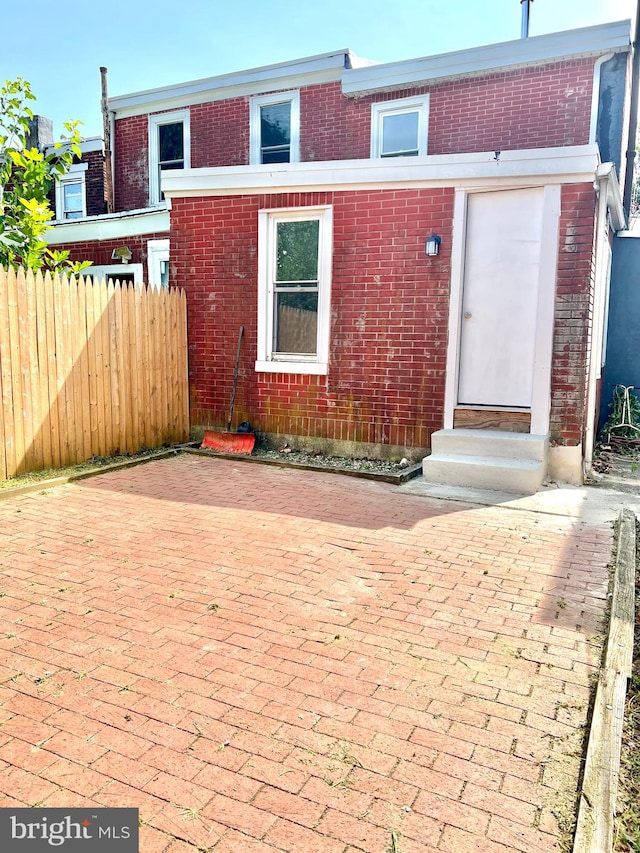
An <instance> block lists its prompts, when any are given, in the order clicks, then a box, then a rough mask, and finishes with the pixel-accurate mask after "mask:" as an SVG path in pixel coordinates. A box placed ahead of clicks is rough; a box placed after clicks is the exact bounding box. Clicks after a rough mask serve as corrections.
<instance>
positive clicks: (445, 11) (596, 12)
mask: <svg viewBox="0 0 640 853" xmlns="http://www.w3.org/2000/svg"><path fill="white" fill-rule="evenodd" d="M0 5H2V6H3V8H2V14H1V20H2V30H3V35H4V34H7V33H11V34H12V36H10V37H9V38H6V37H4V38H3V44H2V52H1V54H0V79H1V80H2V81H3V82H4V80H6V79H15V78H16V77H18V76H20V77H23V78H24V79H26V80H28V81H29V82H30V83H31V85H32V87H33V90H34V93H35V94H36V96H37V98H38V101H37V104H36V106H35V111H36V112H39V113H40V114H41V115H45V116H48V117H49V118H52V119H53V120H54V132H55V134H56V136H58V135H59V134H60V132H61V131H62V122H63V121H64V120H66V119H80V120H81V121H82V122H83V128H82V133H83V134H84V135H85V136H93V135H98V134H100V133H101V130H102V124H101V118H100V71H99V68H100V66H101V65H106V66H107V67H108V68H109V93H110V94H111V95H122V94H125V93H128V92H136V91H139V90H142V89H150V88H154V87H156V86H165V85H168V84H171V83H180V82H184V81H187V80H195V79H199V78H202V77H211V76H213V75H216V74H224V73H226V72H230V71H238V70H241V69H243V68H254V67H257V66H260V65H269V64H271V63H275V62H284V61H287V60H290V59H296V58H298V57H302V56H309V55H312V54H316V53H324V52H328V51H331V50H335V49H340V48H347V47H348V48H350V49H351V50H352V51H354V53H356V54H358V55H359V56H362V57H366V58H367V59H375V60H378V61H383V62H390V61H393V60H397V59H409V58H411V57H417V56H430V55H432V54H437V53H444V52H447V51H452V50H463V49H465V48H469V47H476V46H478V45H482V44H493V43H496V42H500V41H509V40H511V39H515V38H519V36H520V20H521V6H520V2H519V0H402V2H398V3H394V2H392V0H315V2H309V0H184V2H182V3H177V2H175V0H172V2H169V1H168V0H154V2H150V1H149V0H107V2H104V3H101V2H96V0H88V2H85V3H78V4H68V3H66V4H62V5H59V6H56V5H55V4H52V3H51V0H46V2H45V0H31V2H18V0H0ZM635 6H636V3H635V0H534V2H533V4H532V7H531V25H530V34H531V35H532V36H535V35H542V34H544V33H550V32H557V31H560V30H567V29H573V28H577V27H586V26H592V25H594V24H600V23H605V22H607V21H615V20H621V19H623V18H631V17H632V16H633V14H634V10H635ZM36 22H38V23H36Z"/></svg>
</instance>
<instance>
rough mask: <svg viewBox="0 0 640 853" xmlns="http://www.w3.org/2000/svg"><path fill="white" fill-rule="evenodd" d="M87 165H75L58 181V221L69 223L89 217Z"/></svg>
mask: <svg viewBox="0 0 640 853" xmlns="http://www.w3.org/2000/svg"><path fill="white" fill-rule="evenodd" d="M86 172H87V164H86V163H74V164H73V165H72V166H70V167H69V171H68V172H67V173H66V174H65V175H64V176H63V177H62V178H58V180H57V181H56V219H57V220H58V222H68V221H69V220H70V219H83V218H84V217H85V216H86V215H87V191H86V184H85V176H86Z"/></svg>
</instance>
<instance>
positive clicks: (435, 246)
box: [424, 234, 442, 258]
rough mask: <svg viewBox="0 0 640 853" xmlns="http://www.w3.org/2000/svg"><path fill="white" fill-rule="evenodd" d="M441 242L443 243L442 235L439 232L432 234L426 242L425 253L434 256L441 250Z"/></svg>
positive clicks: (430, 256)
mask: <svg viewBox="0 0 640 853" xmlns="http://www.w3.org/2000/svg"><path fill="white" fill-rule="evenodd" d="M440 243H442V237H439V236H438V235H437V234H432V235H431V237H429V239H428V240H427V242H426V244H425V247H424V253H425V255H427V257H429V258H434V257H435V256H436V255H437V254H438V252H439V251H440Z"/></svg>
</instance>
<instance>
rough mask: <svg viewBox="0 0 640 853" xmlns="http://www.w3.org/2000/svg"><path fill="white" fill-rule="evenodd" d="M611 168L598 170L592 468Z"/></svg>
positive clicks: (588, 453)
mask: <svg viewBox="0 0 640 853" xmlns="http://www.w3.org/2000/svg"><path fill="white" fill-rule="evenodd" d="M605 165H606V166H611V167H612V168H609V169H602V170H598V171H599V174H598V179H597V184H598V211H597V220H596V239H595V276H594V282H593V308H592V315H591V316H592V319H591V334H590V336H589V361H588V364H589V372H588V375H587V407H586V424H585V435H584V468H585V472H588V471H589V470H590V469H591V463H592V461H593V448H594V445H595V438H596V435H595V422H596V417H597V410H596V400H597V388H598V385H597V381H598V376H599V374H600V370H601V368H602V338H603V334H604V322H605V304H606V294H607V288H608V284H609V281H608V277H609V275H610V272H611V269H610V266H609V260H610V244H609V224H608V215H607V214H608V212H609V199H608V196H609V186H608V185H609V184H611V183H615V184H617V183H618V182H617V180H616V176H615V168H613V164H609V163H607V164H605Z"/></svg>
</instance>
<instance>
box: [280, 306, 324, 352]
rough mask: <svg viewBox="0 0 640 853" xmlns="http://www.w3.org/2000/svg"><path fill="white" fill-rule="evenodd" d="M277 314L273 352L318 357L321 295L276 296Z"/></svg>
mask: <svg viewBox="0 0 640 853" xmlns="http://www.w3.org/2000/svg"><path fill="white" fill-rule="evenodd" d="M274 313H275V316H274V327H275V334H274V352H280V353H285V352H286V353H297V354H298V355H315V354H316V351H317V340H318V294H317V293H276V295H275V312H274Z"/></svg>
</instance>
